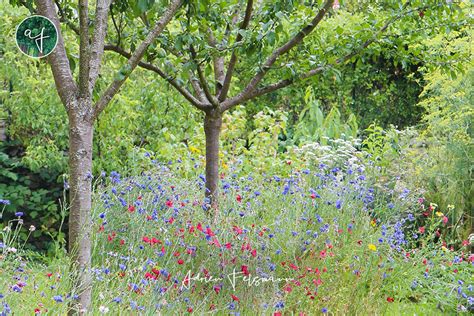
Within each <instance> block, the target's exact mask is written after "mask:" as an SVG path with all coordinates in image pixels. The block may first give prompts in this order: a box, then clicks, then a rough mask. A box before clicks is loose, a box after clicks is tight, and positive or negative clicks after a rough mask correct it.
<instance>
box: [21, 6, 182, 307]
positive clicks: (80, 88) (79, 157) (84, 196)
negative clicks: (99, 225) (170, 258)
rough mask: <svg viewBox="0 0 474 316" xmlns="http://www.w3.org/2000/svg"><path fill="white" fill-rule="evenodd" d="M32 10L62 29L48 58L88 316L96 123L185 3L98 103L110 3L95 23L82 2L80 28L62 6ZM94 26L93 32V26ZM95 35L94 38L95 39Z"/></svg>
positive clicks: (72, 243) (160, 24)
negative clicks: (72, 48) (71, 48)
mask: <svg viewBox="0 0 474 316" xmlns="http://www.w3.org/2000/svg"><path fill="white" fill-rule="evenodd" d="M21 4H22V5H24V6H26V7H27V8H29V9H30V10H31V11H36V12H37V13H38V14H41V15H43V16H46V17H48V18H49V19H50V20H51V21H53V23H55V24H56V27H57V29H58V32H59V34H58V44H57V47H56V49H55V50H54V51H53V52H52V53H51V54H50V55H49V56H48V57H47V60H48V63H49V64H50V66H51V70H52V73H53V76H54V80H55V84H56V89H57V92H58V94H59V97H60V99H61V102H62V103H63V105H64V107H65V108H66V111H67V114H68V119H69V179H70V182H69V185H70V189H69V202H70V213H69V252H70V255H71V257H72V259H73V263H74V268H75V269H76V271H77V283H76V286H77V287H78V290H79V297H78V302H77V306H73V310H75V312H79V313H80V314H84V313H85V312H86V311H87V310H88V308H89V306H90V304H91V290H92V289H91V274H90V271H89V269H90V266H91V239H90V236H91V226H92V225H91V218H90V211H91V203H92V192H91V179H92V142H93V130H94V128H93V127H94V122H95V121H96V119H97V118H98V117H99V115H100V114H101V112H102V111H103V110H104V109H105V108H106V107H107V105H108V104H109V103H110V101H111V100H112V98H113V97H114V96H115V95H116V94H117V93H118V91H119V89H120V87H121V86H122V85H123V83H124V82H125V81H126V80H127V78H128V77H129V76H130V73H131V72H132V71H133V70H134V69H135V68H136V67H137V65H138V63H139V62H140V60H141V59H142V58H143V56H144V55H145V52H146V50H147V49H148V47H149V46H150V45H152V43H153V41H155V39H156V38H157V37H158V36H159V35H160V34H161V33H162V32H163V30H164V29H165V27H166V26H167V24H168V23H169V22H170V21H171V19H172V18H173V16H174V15H175V13H176V12H177V11H178V9H179V8H180V6H181V4H182V1H181V0H172V1H170V3H169V6H168V8H167V9H166V10H165V11H164V12H162V15H161V17H160V18H159V19H158V20H157V21H156V23H155V24H154V26H152V27H150V28H148V29H147V31H148V33H147V35H146V36H145V38H144V40H143V41H142V42H141V43H140V45H139V46H138V47H137V48H136V49H135V51H134V52H133V54H131V55H130V56H129V58H128V60H127V62H126V64H125V65H124V66H123V67H122V68H121V69H120V71H119V73H118V74H117V75H116V76H115V78H114V80H113V81H112V82H111V83H110V84H109V86H108V87H107V89H105V91H103V92H102V93H100V96H99V97H98V98H96V99H95V98H94V97H93V95H94V92H96V91H95V90H94V89H95V88H96V82H97V79H98V77H99V73H100V70H101V69H100V66H101V61H102V56H103V53H104V43H105V38H106V34H107V24H108V19H109V12H110V5H111V2H110V0H97V2H96V8H95V14H94V18H93V19H91V14H90V13H89V3H88V1H87V0H79V2H78V8H77V10H78V15H79V27H76V26H75V25H74V24H73V21H71V20H70V19H69V18H68V17H67V16H66V14H65V13H64V10H66V9H68V10H69V11H72V10H71V8H61V6H60V5H59V1H58V2H56V3H53V2H52V1H51V0H36V2H35V4H36V10H35V8H33V7H32V4H31V3H29V2H28V3H27V2H21ZM57 12H59V15H60V16H61V20H62V21H63V22H64V23H67V24H68V25H69V26H70V27H71V29H72V30H73V31H74V32H76V33H77V34H78V37H79V73H78V78H77V81H76V80H75V79H74V78H73V74H72V72H71V68H70V63H69V59H68V55H67V53H66V48H65V43H64V40H63V36H62V34H61V31H60V18H59V16H58V14H57ZM92 21H93V27H92V28H91V29H92V32H90V25H91V24H90V22H92ZM91 34H92V35H91Z"/></svg>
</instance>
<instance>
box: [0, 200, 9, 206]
mask: <svg viewBox="0 0 474 316" xmlns="http://www.w3.org/2000/svg"><path fill="white" fill-rule="evenodd" d="M0 204H3V205H10V200H1V199H0Z"/></svg>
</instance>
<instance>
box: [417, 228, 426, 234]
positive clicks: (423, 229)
mask: <svg viewBox="0 0 474 316" xmlns="http://www.w3.org/2000/svg"><path fill="white" fill-rule="evenodd" d="M418 231H419V232H420V234H424V233H425V226H421V227H420V228H418Z"/></svg>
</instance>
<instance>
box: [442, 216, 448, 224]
mask: <svg viewBox="0 0 474 316" xmlns="http://www.w3.org/2000/svg"><path fill="white" fill-rule="evenodd" d="M448 221H449V219H448V217H447V216H444V217H443V223H444V224H447V223H448Z"/></svg>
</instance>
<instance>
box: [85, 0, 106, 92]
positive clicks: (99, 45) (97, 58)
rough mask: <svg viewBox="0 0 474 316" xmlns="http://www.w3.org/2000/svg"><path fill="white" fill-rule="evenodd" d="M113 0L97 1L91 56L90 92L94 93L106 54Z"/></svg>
mask: <svg viewBox="0 0 474 316" xmlns="http://www.w3.org/2000/svg"><path fill="white" fill-rule="evenodd" d="M110 1H111V0H97V5H96V13H95V14H96V15H95V27H94V34H93V36H92V44H91V54H90V61H89V63H90V73H89V91H90V92H91V93H92V91H93V90H94V87H95V82H96V80H97V77H98V76H99V70H100V64H101V62H102V55H103V54H104V42H105V36H106V34H107V17H108V14H109V9H110Z"/></svg>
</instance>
